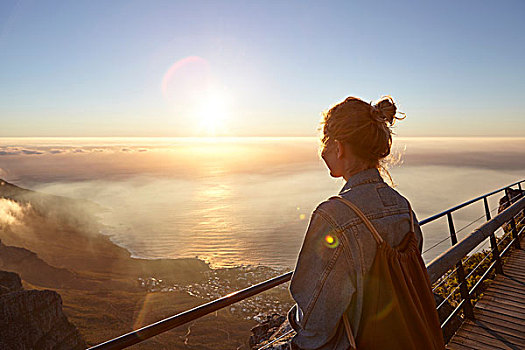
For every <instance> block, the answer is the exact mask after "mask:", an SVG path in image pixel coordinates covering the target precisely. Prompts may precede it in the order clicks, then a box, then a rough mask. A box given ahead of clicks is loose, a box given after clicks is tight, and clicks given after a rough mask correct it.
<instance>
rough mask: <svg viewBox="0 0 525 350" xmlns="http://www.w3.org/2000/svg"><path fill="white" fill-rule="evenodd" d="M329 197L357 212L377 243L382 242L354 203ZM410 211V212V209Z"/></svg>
mask: <svg viewBox="0 0 525 350" xmlns="http://www.w3.org/2000/svg"><path fill="white" fill-rule="evenodd" d="M330 199H335V200H338V201H339V202H341V203H343V204H345V205H346V206H347V207H349V208H350V209H352V210H353V211H354V212H355V213H356V214H357V216H359V217H360V218H361V220H363V223H364V224H365V225H366V227H367V228H368V230H369V231H370V232H371V233H372V236H373V237H374V239H375V240H376V242H377V244H378V245H379V244H381V243H383V238H382V237H381V235H380V234H379V232H377V230H376V229H375V227H374V225H372V223H371V222H370V220H368V218H367V217H366V216H365V214H363V212H362V211H361V209H359V208H358V207H357V206H356V205H355V204H354V203H352V202H350V201H349V200H348V199H346V198H343V197H341V196H333V197H330ZM410 213H412V211H410ZM411 219H412V218H411ZM412 230H413V223H412Z"/></svg>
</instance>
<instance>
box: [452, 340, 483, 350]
mask: <svg viewBox="0 0 525 350" xmlns="http://www.w3.org/2000/svg"><path fill="white" fill-rule="evenodd" d="M445 349H447V350H477V349H475V348H473V347H472V346H467V345H463V344H458V343H453V342H452V341H450V342H448V344H447V345H446V346H445Z"/></svg>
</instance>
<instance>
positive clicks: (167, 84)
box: [161, 56, 211, 103]
mask: <svg viewBox="0 0 525 350" xmlns="http://www.w3.org/2000/svg"><path fill="white" fill-rule="evenodd" d="M210 80H211V78H210V66H209V64H208V61H206V60H205V59H204V58H202V57H199V56H189V57H185V58H183V59H180V60H178V61H177V62H175V63H173V64H172V65H171V67H170V68H169V69H168V71H167V72H166V74H164V77H163V78H162V85H161V89H162V95H163V96H164V98H165V99H166V100H167V101H168V102H175V103H176V102H183V101H184V100H185V99H187V98H198V97H199V95H201V94H202V92H203V91H206V90H207V89H208V88H209V85H210Z"/></svg>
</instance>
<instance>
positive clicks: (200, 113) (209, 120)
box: [195, 91, 229, 136]
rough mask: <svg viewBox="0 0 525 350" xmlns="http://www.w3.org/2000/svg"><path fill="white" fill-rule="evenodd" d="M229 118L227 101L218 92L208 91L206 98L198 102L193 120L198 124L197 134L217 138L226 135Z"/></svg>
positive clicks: (225, 97) (226, 98) (224, 96)
mask: <svg viewBox="0 0 525 350" xmlns="http://www.w3.org/2000/svg"><path fill="white" fill-rule="evenodd" d="M228 117H229V99H228V97H227V96H226V95H225V94H224V93H222V92H219V91H209V92H208V94H207V97H206V98H205V99H203V100H202V101H200V102H199V106H197V108H196V113H195V118H196V120H197V122H198V130H197V131H198V134H199V135H202V134H205V135H207V136H218V135H224V134H225V133H226V131H227V130H226V122H227V119H228Z"/></svg>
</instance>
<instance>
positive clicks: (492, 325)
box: [474, 315, 525, 342]
mask: <svg viewBox="0 0 525 350" xmlns="http://www.w3.org/2000/svg"><path fill="white" fill-rule="evenodd" d="M477 316H478V318H476V320H475V321H474V323H476V324H477V325H479V326H480V327H486V328H488V329H492V330H495V331H498V332H502V333H504V334H509V335H512V336H515V337H518V338H522V339H523V341H524V342H525V334H524V332H525V326H518V325H516V324H514V323H510V322H504V321H501V320H498V319H494V318H488V317H483V318H482V317H480V316H479V315H477Z"/></svg>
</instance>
